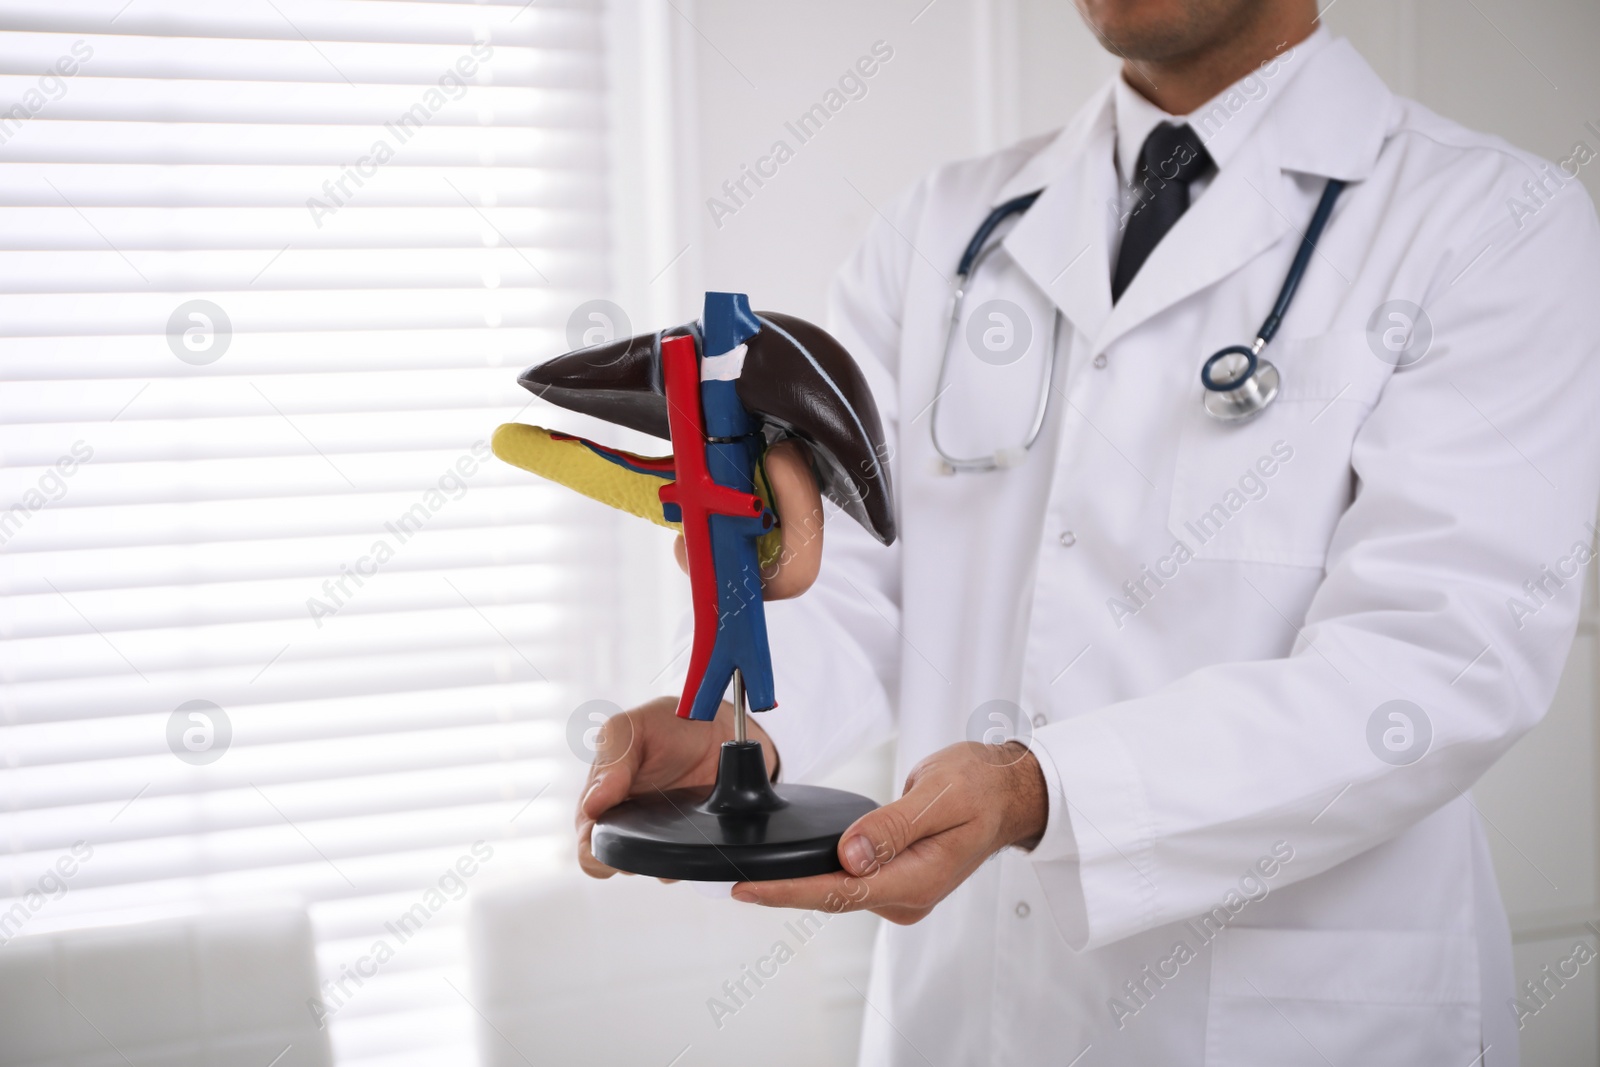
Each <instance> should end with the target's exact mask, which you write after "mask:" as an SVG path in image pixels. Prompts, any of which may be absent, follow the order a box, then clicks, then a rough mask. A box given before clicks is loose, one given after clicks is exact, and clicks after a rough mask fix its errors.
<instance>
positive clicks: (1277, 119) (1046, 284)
mask: <svg viewBox="0 0 1600 1067" xmlns="http://www.w3.org/2000/svg"><path fill="white" fill-rule="evenodd" d="M1119 77H1120V75H1119ZM1112 88H1113V86H1112V83H1110V82H1108V83H1107V84H1106V85H1105V86H1104V87H1102V89H1101V90H1100V91H1099V92H1098V93H1096V94H1095V95H1094V96H1093V97H1091V98H1090V100H1089V102H1088V103H1087V104H1086V105H1085V106H1084V107H1083V109H1082V110H1080V111H1079V113H1078V114H1077V116H1076V117H1074V119H1073V120H1072V122H1071V123H1069V124H1068V125H1067V126H1066V127H1065V128H1064V129H1063V130H1062V131H1061V133H1060V134H1059V135H1057V136H1056V137H1055V138H1053V139H1051V140H1050V141H1049V142H1048V143H1047V144H1046V145H1045V146H1044V147H1043V148H1042V149H1041V150H1040V151H1039V152H1037V153H1036V154H1035V155H1034V156H1033V157H1032V158H1030V159H1029V160H1028V161H1027V162H1026V163H1025V164H1023V166H1022V167H1021V168H1020V169H1019V170H1018V171H1017V173H1016V174H1015V175H1013V176H1012V178H1011V180H1010V181H1009V182H1007V183H1006V184H1005V185H1004V186H1003V187H1002V189H1001V191H1000V193H999V195H997V196H996V197H995V200H994V203H995V204H1000V203H1003V202H1004V201H1006V200H1009V199H1011V198H1012V197H1014V196H1018V195H1021V194H1023V193H1026V192H1031V191H1032V190H1034V189H1038V188H1040V187H1041V186H1043V187H1044V191H1043V192H1042V193H1041V194H1040V196H1039V199H1038V200H1037V201H1036V202H1035V203H1034V205H1033V207H1032V209H1030V210H1029V211H1028V213H1027V214H1026V215H1025V216H1023V218H1022V220H1021V221H1020V222H1019V223H1018V224H1017V225H1016V226H1015V227H1014V228H1013V229H1012V230H1011V232H1010V233H1009V234H1008V235H1007V236H1006V237H1005V239H1004V246H1005V249H1006V251H1007V252H1008V253H1009V254H1010V255H1011V256H1012V258H1013V259H1014V260H1015V261H1016V263H1017V264H1018V266H1020V267H1021V268H1022V270H1023V271H1024V272H1025V273H1026V274H1027V275H1028V276H1029V278H1030V279H1031V280H1032V281H1033V282H1034V284H1036V285H1038V286H1039V287H1040V288H1041V289H1042V290H1043V291H1044V292H1045V293H1046V294H1047V295H1048V296H1049V297H1050V299H1051V300H1052V301H1053V302H1054V303H1055V305H1056V306H1057V307H1058V308H1059V309H1060V310H1061V312H1062V314H1063V315H1065V316H1066V317H1067V319H1068V321H1070V322H1071V323H1072V325H1073V328H1074V329H1076V330H1077V331H1078V332H1080V333H1081V334H1083V335H1085V336H1087V337H1089V338H1091V339H1092V340H1091V347H1092V349H1093V351H1094V352H1097V353H1098V352H1101V351H1104V350H1105V349H1106V348H1107V347H1108V346H1109V345H1111V344H1112V343H1113V342H1114V341H1116V340H1117V339H1118V338H1119V337H1121V336H1123V335H1124V334H1126V333H1127V332H1128V331H1130V330H1132V329H1134V328H1135V327H1137V326H1139V325H1140V324H1142V323H1144V322H1146V321H1148V320H1149V319H1150V318H1152V317H1153V316H1155V315H1157V314H1159V313H1160V312H1162V311H1164V310H1165V309H1167V308H1169V307H1171V306H1173V305H1174V304H1176V303H1178V302H1179V301H1182V300H1184V299H1186V298H1188V297H1189V296H1192V295H1193V294H1195V293H1197V292H1199V291H1201V290H1203V289H1205V288H1207V287H1209V286H1211V285H1214V284H1216V283H1217V282H1219V281H1221V280H1222V279H1223V278H1225V277H1227V276H1228V275H1230V274H1232V273H1233V272H1234V271H1236V270H1238V269H1239V268H1240V267H1242V266H1243V265H1244V264H1246V263H1248V262H1249V261H1250V260H1251V259H1253V258H1254V257H1256V256H1258V255H1260V254H1262V253H1263V252H1265V251H1266V250H1267V249H1269V248H1271V247H1272V246H1273V245H1274V244H1276V243H1277V242H1278V241H1279V240H1282V239H1283V238H1284V237H1285V235H1287V234H1289V233H1290V232H1291V231H1296V232H1298V229H1301V228H1303V227H1304V224H1305V223H1304V220H1302V219H1297V218H1294V215H1295V214H1296V213H1299V214H1303V213H1304V208H1303V205H1301V204H1300V203H1299V202H1298V199H1297V198H1296V197H1295V196H1294V195H1293V187H1292V185H1291V184H1290V182H1289V181H1288V180H1287V179H1286V178H1285V176H1284V173H1285V172H1296V173H1302V174H1311V175H1316V176H1320V177H1324V178H1340V179H1342V180H1344V181H1347V182H1357V181H1360V180H1361V179H1363V178H1365V177H1366V176H1367V175H1369V174H1370V173H1371V172H1372V169H1373V167H1374V165H1375V164H1376V162H1377V158H1378V152H1379V150H1380V149H1381V148H1382V146H1383V141H1384V138H1385V136H1386V135H1387V133H1388V130H1389V127H1390V124H1391V122H1392V116H1393V112H1394V108H1393V100H1394V98H1393V95H1392V94H1391V93H1390V92H1389V89H1388V87H1387V86H1385V85H1384V84H1383V82H1382V80H1381V79H1379V78H1378V76H1377V75H1376V74H1375V73H1374V72H1373V71H1372V68H1371V67H1369V66H1368V65H1367V63H1366V61H1365V60H1364V59H1362V58H1361V56H1360V54H1359V53H1357V52H1356V50H1355V49H1354V48H1353V47H1352V46H1351V45H1350V43H1349V42H1348V41H1345V40H1343V39H1338V40H1334V41H1330V42H1328V44H1327V45H1326V46H1325V47H1322V48H1320V49H1318V50H1317V51H1316V53H1315V54H1314V55H1312V56H1310V57H1308V58H1307V60H1306V66H1305V67H1304V69H1302V70H1301V71H1299V73H1298V75H1297V76H1296V77H1294V78H1292V79H1291V80H1290V81H1288V82H1287V83H1286V84H1285V85H1283V87H1282V90H1281V92H1282V95H1281V97H1280V98H1279V99H1278V100H1277V102H1276V104H1275V105H1274V106H1273V108H1272V109H1271V111H1270V112H1269V113H1268V114H1266V115H1265V116H1264V117H1263V119H1262V121H1261V123H1260V126H1259V128H1257V129H1256V130H1254V131H1253V133H1252V135H1251V136H1250V138H1249V139H1248V141H1247V142H1246V143H1245V144H1244V145H1243V146H1242V147H1241V148H1240V150H1239V152H1238V154H1237V157H1236V158H1235V159H1234V160H1232V161H1231V162H1230V165H1229V166H1228V167H1226V168H1224V169H1222V170H1220V171H1219V172H1218V174H1217V177H1216V179H1215V180H1214V181H1213V182H1212V184H1211V186H1210V188H1208V189H1207V190H1206V192H1205V195H1203V196H1201V197H1200V198H1199V200H1197V201H1196V202H1195V204H1194V206H1193V207H1192V208H1190V209H1189V211H1188V212H1187V213H1186V214H1185V215H1184V217H1183V218H1182V219H1180V220H1179V222H1178V224H1177V225H1176V226H1174V227H1173V229H1172V231H1171V232H1170V233H1168V234H1167V236H1166V238H1165V239H1163V240H1162V242H1161V243H1160V244H1159V245H1157V246H1156V249H1155V251H1154V252H1152V253H1151V254H1150V258H1149V259H1148V260H1146V261H1145V264H1144V267H1143V268H1142V269H1141V270H1140V271H1139V274H1138V275H1137V276H1136V277H1135V278H1134V280H1133V283H1132V284H1131V285H1130V286H1129V287H1128V290H1127V292H1125V293H1124V294H1123V296H1122V299H1121V300H1120V301H1118V302H1117V304H1116V305H1115V307H1113V306H1112V304H1111V282H1110V262H1111V256H1110V252H1109V243H1110V241H1112V240H1114V239H1117V238H1120V230H1117V229H1116V227H1115V224H1114V223H1113V222H1111V221H1109V219H1110V217H1111V216H1114V214H1115V210H1116V209H1115V204H1116V170H1115V166H1114V164H1113V156H1112V152H1113V141H1114V137H1115V129H1114V126H1115V121H1114V119H1115V116H1114V114H1113V105H1112ZM1272 295H1273V294H1271V293H1268V294H1266V295H1265V296H1264V297H1263V301H1264V303H1263V310H1262V313H1263V315H1264V314H1265V313H1266V303H1269V302H1270V300H1271V298H1272Z"/></svg>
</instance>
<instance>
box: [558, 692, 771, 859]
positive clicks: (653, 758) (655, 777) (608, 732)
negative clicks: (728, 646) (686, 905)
mask: <svg viewBox="0 0 1600 1067" xmlns="http://www.w3.org/2000/svg"><path fill="white" fill-rule="evenodd" d="M677 709H678V702H677V700H676V699H674V698H673V697H661V698H659V699H657V700H652V701H650V702H649V703H648V704H641V705H640V706H639V707H637V708H634V709H633V710H631V711H625V712H623V713H622V714H620V715H613V716H612V717H611V718H610V719H608V720H607V721H606V724H605V727H604V729H602V730H601V731H600V736H599V737H598V739H597V741H598V747H597V748H596V750H595V758H594V763H593V764H592V765H591V766H590V767H589V777H588V780H587V781H585V782H584V785H583V794H582V796H583V799H582V800H580V801H578V815H577V820H576V821H577V827H578V865H579V866H581V867H582V868H583V870H584V872H585V873H587V874H589V875H592V876H593V877H595V878H610V877H611V876H612V875H613V874H616V873H617V869H616V868H615V867H607V866H606V865H605V864H603V863H601V862H600V861H599V860H597V859H595V858H594V853H593V851H592V850H591V849H590V847H589V839H590V836H591V835H592V834H593V833H594V822H595V820H596V819H598V818H599V817H600V816H601V815H603V814H604V813H605V812H606V811H607V810H608V809H610V808H613V807H615V806H616V805H618V804H620V803H621V802H622V801H624V800H626V799H627V798H629V797H631V796H639V795H646V794H648V795H653V794H655V793H656V791H657V790H662V791H664V790H668V789H677V788H680V787H682V786H695V785H703V786H709V785H710V784H711V783H712V782H714V781H716V778H717V760H718V755H719V753H720V752H721V749H722V743H723V742H724V741H732V740H733V706H732V705H730V704H728V703H727V702H726V701H724V702H723V705H722V708H721V710H719V711H718V713H717V717H716V720H715V721H713V722H695V721H693V720H692V719H680V718H678V716H677ZM746 730H747V736H748V738H749V739H750V740H751V741H759V742H761V747H762V750H763V752H764V754H765V755H766V759H767V774H768V775H769V776H770V775H771V774H772V773H773V771H774V770H775V769H776V767H777V765H778V750H777V748H776V746H774V745H773V743H772V739H771V738H769V737H768V736H767V733H766V731H765V730H763V729H762V728H761V727H760V725H759V724H758V722H757V718H756V716H754V715H751V716H749V717H747V718H746Z"/></svg>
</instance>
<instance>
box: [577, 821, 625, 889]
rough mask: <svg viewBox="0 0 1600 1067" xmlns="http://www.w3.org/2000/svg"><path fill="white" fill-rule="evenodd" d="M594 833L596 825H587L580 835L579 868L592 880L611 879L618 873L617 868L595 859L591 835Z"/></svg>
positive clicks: (591, 823)
mask: <svg viewBox="0 0 1600 1067" xmlns="http://www.w3.org/2000/svg"><path fill="white" fill-rule="evenodd" d="M593 833H594V823H593V822H590V823H587V824H586V825H585V826H584V827H583V828H582V830H581V831H580V832H579V834H578V866H579V867H580V868H581V869H582V870H583V873H584V874H587V875H588V876H589V877H591V878H610V877H611V876H612V875H614V874H616V873H617V869H616V868H615V867H608V866H606V865H605V864H604V863H601V862H600V861H599V860H597V859H595V858H594V849H593V847H592V845H591V835H592V834H593Z"/></svg>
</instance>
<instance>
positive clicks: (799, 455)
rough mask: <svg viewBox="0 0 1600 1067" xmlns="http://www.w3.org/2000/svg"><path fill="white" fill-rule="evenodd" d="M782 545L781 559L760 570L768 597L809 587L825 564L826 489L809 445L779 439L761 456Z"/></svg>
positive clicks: (789, 594)
mask: <svg viewBox="0 0 1600 1067" xmlns="http://www.w3.org/2000/svg"><path fill="white" fill-rule="evenodd" d="M762 466H763V469H764V470H765V471H766V475H767V485H768V486H769V487H771V490H772V506H773V508H774V509H775V510H776V511H777V513H778V523H779V530H780V532H781V534H782V537H783V547H782V548H781V549H780V550H779V553H778V562H777V563H776V564H775V565H774V566H772V567H770V568H767V569H765V570H763V571H762V574H761V578H762V595H763V598H764V599H766V600H787V599H789V598H790V597H797V596H799V595H800V594H801V593H803V592H805V591H806V590H807V589H810V588H811V585H812V583H813V582H815V581H816V580H817V574H818V572H819V571H820V570H821V569H822V492H821V490H819V489H818V488H817V479H816V476H815V475H814V474H812V472H811V460H810V457H809V455H808V454H807V452H806V450H805V447H804V446H803V445H802V444H801V443H800V442H799V441H795V440H788V441H780V442H778V443H777V444H775V445H773V446H772V447H771V448H769V449H767V453H766V455H765V456H764V457H762Z"/></svg>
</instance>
